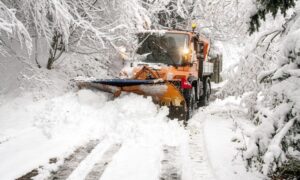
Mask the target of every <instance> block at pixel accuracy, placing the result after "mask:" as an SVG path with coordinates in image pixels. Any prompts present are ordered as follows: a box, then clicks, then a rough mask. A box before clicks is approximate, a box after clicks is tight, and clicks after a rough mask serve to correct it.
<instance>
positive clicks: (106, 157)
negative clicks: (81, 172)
mask: <svg viewBox="0 0 300 180" xmlns="http://www.w3.org/2000/svg"><path fill="white" fill-rule="evenodd" d="M120 148H121V144H114V145H112V147H111V148H110V149H109V150H107V151H106V152H105V153H104V154H103V158H102V159H101V160H100V161H99V162H97V163H96V164H95V165H94V167H93V169H92V170H91V171H90V172H89V174H88V175H87V177H86V178H85V180H95V179H99V178H100V177H101V176H102V174H103V172H104V170H105V169H106V167H107V166H108V165H109V163H110V162H111V161H112V159H113V156H114V155H115V154H116V153H117V152H118V151H119V150H120Z"/></svg>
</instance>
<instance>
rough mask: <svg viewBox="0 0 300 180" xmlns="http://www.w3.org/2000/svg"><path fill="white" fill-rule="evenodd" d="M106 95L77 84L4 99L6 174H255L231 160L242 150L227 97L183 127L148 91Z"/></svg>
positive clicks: (190, 179) (0, 110)
mask: <svg viewBox="0 0 300 180" xmlns="http://www.w3.org/2000/svg"><path fill="white" fill-rule="evenodd" d="M109 99H110V98H109V96H108V95H107V94H104V93H100V92H93V91H90V90H80V91H79V92H74V93H68V94H65V95H63V96H60V97H56V98H52V99H44V100H40V101H32V100H31V98H30V96H28V97H26V96H24V97H22V98H16V99H14V100H12V101H9V102H7V103H4V104H3V105H1V106H0V123H1V124H2V126H1V127H0V132H1V133H0V159H1V163H0V174H1V179H5V180H6V179H8V180H10V179H15V178H20V177H21V178H20V179H22V178H23V179H29V178H32V179H70V180H77V179H78V180H79V179H101V180H119V179H123V180H135V179H136V180H141V179H143V180H155V179H161V180H163V179H164V180H169V179H170V180H172V179H182V180H197V179H241V178H244V179H255V178H254V177H256V176H253V174H251V173H247V172H246V171H245V170H244V166H243V164H242V163H241V160H238V161H233V160H232V159H233V158H234V156H235V153H236V152H238V151H237V150H236V148H234V146H233V145H232V143H233V142H232V141H231V138H232V136H234V135H235V132H234V131H232V130H231V126H232V120H228V119H229V118H228V116H226V117H224V113H222V112H223V111H224V109H223V110H221V109H218V106H220V105H221V106H222V105H224V104H222V103H224V102H223V101H222V103H220V102H219V103H217V104H212V105H211V106H209V107H207V108H201V109H199V111H198V112H197V113H196V114H195V115H194V117H193V118H192V119H191V120H190V122H189V125H188V126H187V127H183V126H182V125H181V123H179V122H178V121H172V120H169V118H167V114H168V109H167V108H166V107H159V106H157V105H155V104H153V103H152V101H151V99H150V98H144V97H141V96H138V95H134V94H125V95H122V96H121V97H120V98H118V99H115V100H109ZM213 110H216V112H221V113H220V114H218V113H212V111H213ZM214 114H215V115H214ZM222 116H223V117H222ZM220 124H221V125H220ZM214 127H216V128H217V131H215V130H214ZM206 129H209V131H207V130H206ZM216 136H217V137H216ZM220 145H221V147H220ZM222 146H230V147H222ZM216 157H217V158H216ZM231 160H232V161H231ZM224 165H225V166H226V167H222V166H224ZM249 174H250V176H249ZM247 177H248V178H247Z"/></svg>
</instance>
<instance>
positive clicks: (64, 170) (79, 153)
mask: <svg viewBox="0 0 300 180" xmlns="http://www.w3.org/2000/svg"><path fill="white" fill-rule="evenodd" d="M98 143H99V141H97V140H94V141H90V142H89V143H87V144H86V145H85V146H83V147H80V148H78V149H77V150H76V151H74V153H73V154H72V155H70V156H69V157H68V158H66V159H65V162H64V164H63V165H61V166H60V167H59V169H58V170H57V171H55V172H54V173H53V174H52V175H51V177H49V178H48V179H49V180H64V179H67V178H68V177H69V175H70V174H71V173H72V172H73V171H74V170H75V169H76V167H77V166H78V165H79V164H80V162H81V161H82V160H84V159H85V158H86V157H87V156H88V154H89V153H90V152H91V151H92V150H93V149H94V148H95V146H96V145H97V144H98Z"/></svg>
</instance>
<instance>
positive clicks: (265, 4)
mask: <svg viewBox="0 0 300 180" xmlns="http://www.w3.org/2000/svg"><path fill="white" fill-rule="evenodd" d="M295 1H297V0H257V2H258V4H259V7H258V9H257V12H256V13H255V14H254V15H252V16H251V17H250V26H249V33H250V34H252V33H254V32H255V31H258V29H259V27H260V24H261V23H260V21H261V19H262V20H265V18H266V15H267V14H268V13H271V14H272V15H273V17H274V18H275V16H276V15H277V13H278V11H279V10H280V12H281V14H283V15H284V16H286V11H287V10H288V9H289V8H291V7H294V6H295Z"/></svg>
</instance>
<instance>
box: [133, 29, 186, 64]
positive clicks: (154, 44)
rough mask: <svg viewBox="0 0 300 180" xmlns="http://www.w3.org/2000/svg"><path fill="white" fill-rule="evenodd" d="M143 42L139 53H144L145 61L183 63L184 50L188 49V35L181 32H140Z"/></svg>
mask: <svg viewBox="0 0 300 180" xmlns="http://www.w3.org/2000/svg"><path fill="white" fill-rule="evenodd" d="M139 42H140V43H142V44H141V46H140V47H139V49H138V50H137V53H138V54H140V55H144V59H143V62H147V63H163V64H167V65H182V57H183V51H184V50H185V49H188V35H187V34H180V33H165V34H163V35H160V34H147V33H144V34H140V35H139Z"/></svg>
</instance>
